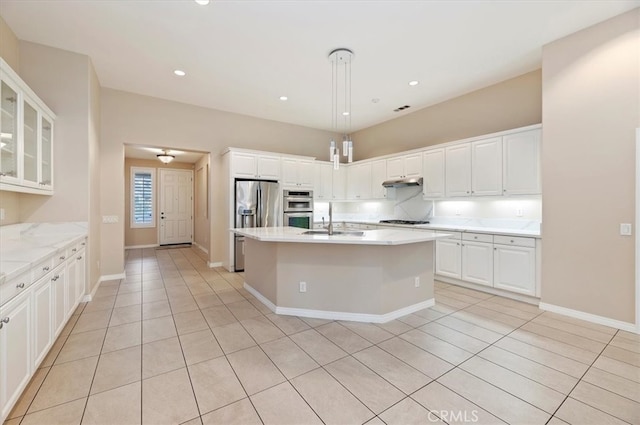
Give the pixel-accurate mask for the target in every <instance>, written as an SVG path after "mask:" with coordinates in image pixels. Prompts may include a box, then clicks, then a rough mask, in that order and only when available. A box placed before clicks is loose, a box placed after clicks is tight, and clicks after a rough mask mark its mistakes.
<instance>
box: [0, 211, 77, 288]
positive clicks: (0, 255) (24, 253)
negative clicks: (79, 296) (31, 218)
mask: <svg viewBox="0 0 640 425" xmlns="http://www.w3.org/2000/svg"><path fill="white" fill-rule="evenodd" d="M86 236H87V223H85V222H77V223H21V224H12V225H8V226H2V227H0V284H3V283H4V282H5V281H6V280H9V279H12V278H14V277H16V276H18V275H19V274H21V273H24V272H26V271H28V270H29V269H31V268H32V267H33V266H35V265H36V264H37V263H39V262H40V261H42V260H44V259H46V258H47V257H49V256H51V255H53V254H55V253H56V252H58V251H59V250H61V249H63V248H64V247H66V246H68V245H70V244H73V243H76V242H79V241H80V240H82V239H83V238H85V237H86Z"/></svg>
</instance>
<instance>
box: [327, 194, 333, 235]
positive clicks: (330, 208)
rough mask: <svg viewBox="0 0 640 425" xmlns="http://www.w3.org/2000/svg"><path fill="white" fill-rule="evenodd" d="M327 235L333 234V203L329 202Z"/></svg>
mask: <svg viewBox="0 0 640 425" xmlns="http://www.w3.org/2000/svg"><path fill="white" fill-rule="evenodd" d="M327 230H328V231H329V235H333V204H332V203H331V202H329V226H327Z"/></svg>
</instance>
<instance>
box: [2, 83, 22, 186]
mask: <svg viewBox="0 0 640 425" xmlns="http://www.w3.org/2000/svg"><path fill="white" fill-rule="evenodd" d="M0 96H1V97H2V101H1V102H0V113H1V114H0V179H2V180H1V181H6V182H8V183H18V182H19V180H18V92H17V89H15V88H14V87H12V86H11V85H10V83H9V82H8V81H2V82H0Z"/></svg>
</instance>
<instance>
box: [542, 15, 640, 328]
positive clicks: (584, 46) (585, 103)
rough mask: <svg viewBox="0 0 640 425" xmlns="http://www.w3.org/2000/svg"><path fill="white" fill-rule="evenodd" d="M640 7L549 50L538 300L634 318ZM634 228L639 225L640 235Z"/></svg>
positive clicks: (545, 73)
mask: <svg viewBox="0 0 640 425" xmlns="http://www.w3.org/2000/svg"><path fill="white" fill-rule="evenodd" d="M639 84H640V9H635V10H633V11H631V12H628V13H626V14H624V15H621V16H619V17H616V18H613V19H611V20H608V21H605V22H603V23H601V24H598V25H595V26H593V27H590V28H587V29H585V30H583V31H580V32H578V33H575V34H572V35H570V36H568V37H565V38H563V39H560V40H557V41H555V42H553V43H550V44H548V45H546V46H545V47H544V50H543V88H544V89H543V123H544V126H543V153H542V178H543V197H542V206H543V208H542V222H543V248H542V301H543V302H545V303H549V304H553V305H557V306H561V307H566V308H569V309H575V310H579V311H583V312H586V313H591V314H595V315H599V316H604V317H607V318H611V319H615V320H620V321H624V322H634V320H635V317H634V300H635V297H636V296H638V294H635V291H634V252H635V251H634V239H633V237H630V236H620V234H619V225H620V223H633V222H634V216H635V204H634V203H635V196H634V190H635V187H634V179H635V160H634V159H635V129H636V128H637V127H640V90H639V88H640V86H639ZM637 231H638V229H636V232H637Z"/></svg>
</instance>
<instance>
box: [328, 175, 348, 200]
mask: <svg viewBox="0 0 640 425" xmlns="http://www.w3.org/2000/svg"><path fill="white" fill-rule="evenodd" d="M331 171H332V173H331V178H332V181H331V190H332V195H331V199H333V200H339V199H346V198H347V168H346V167H340V168H339V169H337V170H334V169H331Z"/></svg>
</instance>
